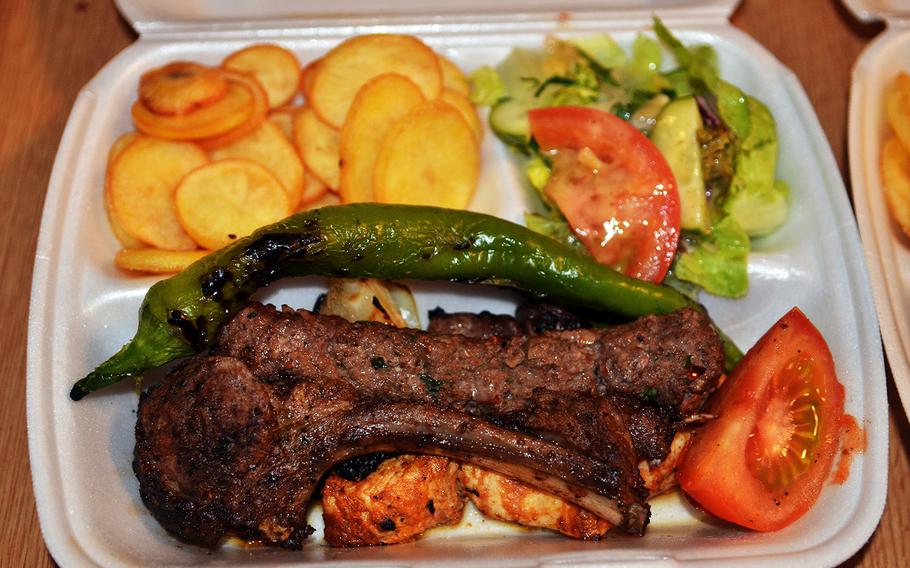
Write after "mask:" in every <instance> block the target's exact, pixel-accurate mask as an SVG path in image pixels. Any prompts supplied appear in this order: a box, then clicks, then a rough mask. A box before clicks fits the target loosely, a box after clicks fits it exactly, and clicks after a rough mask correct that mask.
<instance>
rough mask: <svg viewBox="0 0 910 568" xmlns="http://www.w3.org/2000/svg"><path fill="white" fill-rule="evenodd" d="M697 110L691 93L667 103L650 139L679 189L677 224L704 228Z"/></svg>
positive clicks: (706, 219)
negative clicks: (678, 220)
mask: <svg viewBox="0 0 910 568" xmlns="http://www.w3.org/2000/svg"><path fill="white" fill-rule="evenodd" d="M701 127H702V122H701V114H700V113H699V112H698V103H696V102H695V98H694V97H684V98H681V99H676V100H675V101H673V102H671V103H669V104H668V105H667V106H665V107H664V109H663V111H661V113H660V116H658V118H657V124H655V125H654V129H653V130H652V131H651V141H652V142H654V145H655V146H657V148H658V149H659V150H660V152H661V154H663V155H664V158H666V160H667V163H668V164H669V165H670V169H671V170H673V176H674V177H675V178H676V187H677V190H678V191H679V210H680V226H681V227H682V228H683V229H688V230H693V231H701V232H707V231H708V230H709V229H710V228H711V219H710V215H709V213H708V198H707V196H706V195H705V180H704V177H703V175H702V171H701V147H700V146H699V144H698V137H697V134H698V130H699V129H700V128H701Z"/></svg>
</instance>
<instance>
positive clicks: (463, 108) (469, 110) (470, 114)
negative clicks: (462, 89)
mask: <svg viewBox="0 0 910 568" xmlns="http://www.w3.org/2000/svg"><path fill="white" fill-rule="evenodd" d="M439 98H440V99H441V100H443V101H445V102H447V103H449V104H450V105H452V106H453V107H455V110H457V111H458V112H460V113H461V116H462V118H464V121H465V122H467V123H468V126H470V127H471V132H473V133H474V138H476V139H477V143H478V144H480V142H481V141H482V140H483V123H482V122H480V117H479V116H477V108H476V107H475V106H474V103H472V102H471V99H469V98H468V97H467V95H463V94H461V93H459V92H458V91H455V90H452V89H449V88H448V87H447V88H445V89H443V90H442V93H440V95H439Z"/></svg>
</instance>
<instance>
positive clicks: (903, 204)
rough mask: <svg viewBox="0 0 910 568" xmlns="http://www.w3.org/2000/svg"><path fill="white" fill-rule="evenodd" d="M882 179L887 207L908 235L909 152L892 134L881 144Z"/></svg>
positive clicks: (909, 233)
mask: <svg viewBox="0 0 910 568" xmlns="http://www.w3.org/2000/svg"><path fill="white" fill-rule="evenodd" d="M882 181H884V184H885V187H884V190H885V200H886V201H887V202H888V209H890V210H891V215H893V216H894V220H895V221H897V224H898V225H899V226H900V228H901V230H902V231H904V234H906V235H907V236H908V237H910V154H908V153H907V149H906V148H904V145H903V144H902V143H901V141H900V140H898V138H897V137H894V136H892V137H891V138H889V139H888V140H887V141H886V142H885V144H884V146H882Z"/></svg>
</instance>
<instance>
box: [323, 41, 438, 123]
mask: <svg viewBox="0 0 910 568" xmlns="http://www.w3.org/2000/svg"><path fill="white" fill-rule="evenodd" d="M384 73H398V74H399V75H404V76H405V77H407V78H408V79H410V80H411V81H413V82H414V84H415V85H417V86H418V87H419V88H420V90H421V92H423V95H424V97H426V98H427V99H435V98H436V97H437V96H439V91H440V89H441V88H442V71H441V70H440V64H439V58H438V57H436V53H435V52H434V51H433V50H432V49H430V48H429V47H427V45H426V44H424V43H423V42H422V41H420V40H419V39H417V38H416V37H413V36H404V35H394V34H373V35H362V36H357V37H354V38H351V39H348V40H346V41H344V42H343V43H341V44H340V45H338V46H336V47H335V48H334V49H332V50H331V51H329V52H328V53H327V54H326V55H325V56H324V57H323V58H322V62H321V63H320V64H319V66H318V68H317V70H316V76H315V77H314V78H313V87H312V92H311V96H310V102H309V104H310V106H312V107H313V110H315V111H316V113H317V114H318V115H319V117H320V118H321V119H323V120H324V121H325V122H326V124H329V125H330V126H332V127H334V128H341V125H342V124H343V123H344V119H345V116H347V113H348V109H349V108H350V106H351V103H352V102H353V101H354V96H355V95H356V94H357V91H359V90H360V88H361V87H362V86H363V85H364V84H365V83H366V82H367V81H369V80H370V79H372V78H373V77H376V76H378V75H382V74H384Z"/></svg>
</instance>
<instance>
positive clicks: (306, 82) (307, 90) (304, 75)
mask: <svg viewBox="0 0 910 568" xmlns="http://www.w3.org/2000/svg"><path fill="white" fill-rule="evenodd" d="M320 63H322V59H314V60H313V61H310V62H309V63H307V65H306V67H304V68H303V71H301V73H300V94H301V95H303V98H304V102H306V103H309V100H310V96H311V95H312V93H313V78H314V77H315V76H316V70H317V69H318V68H319V64H320Z"/></svg>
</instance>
